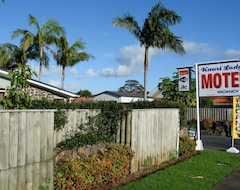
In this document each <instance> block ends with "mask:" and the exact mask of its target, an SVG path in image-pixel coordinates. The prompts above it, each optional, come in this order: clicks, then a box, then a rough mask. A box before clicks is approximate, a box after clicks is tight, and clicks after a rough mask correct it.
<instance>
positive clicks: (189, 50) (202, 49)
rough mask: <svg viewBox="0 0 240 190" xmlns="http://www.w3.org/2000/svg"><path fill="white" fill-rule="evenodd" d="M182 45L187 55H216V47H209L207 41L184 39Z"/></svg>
mask: <svg viewBox="0 0 240 190" xmlns="http://www.w3.org/2000/svg"><path fill="white" fill-rule="evenodd" d="M183 46H184V49H185V51H186V54H187V55H193V56H195V57H205V56H209V55H216V54H217V53H218V51H217V50H216V48H214V47H211V46H210V45H209V44H207V43H196V42H189V41H185V42H184V44H183Z"/></svg>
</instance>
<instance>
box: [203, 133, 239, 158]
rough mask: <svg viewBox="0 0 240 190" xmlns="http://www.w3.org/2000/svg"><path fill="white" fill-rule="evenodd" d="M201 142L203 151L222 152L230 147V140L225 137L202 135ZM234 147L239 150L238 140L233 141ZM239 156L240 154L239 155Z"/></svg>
mask: <svg viewBox="0 0 240 190" xmlns="http://www.w3.org/2000/svg"><path fill="white" fill-rule="evenodd" d="M201 140H202V143H203V149H204V150H222V151H226V150H227V149H228V148H230V147H232V138H231V137H226V136H212V135H202V136H201ZM234 147H235V148H237V149H238V150H240V139H235V140H234ZM239 154H240V153H239Z"/></svg>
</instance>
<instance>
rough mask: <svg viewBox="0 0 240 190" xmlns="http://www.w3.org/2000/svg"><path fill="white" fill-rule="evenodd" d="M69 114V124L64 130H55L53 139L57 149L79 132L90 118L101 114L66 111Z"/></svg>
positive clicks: (87, 110) (78, 110)
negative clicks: (57, 146)
mask: <svg viewBox="0 0 240 190" xmlns="http://www.w3.org/2000/svg"><path fill="white" fill-rule="evenodd" d="M65 111H66V114H67V120H68V123H67V124H66V125H65V126H64V128H63V129H60V130H55V131H54V137H53V142H54V143H53V146H54V147H56V145H57V144H58V143H60V142H61V141H63V140H65V139H66V138H67V137H69V136H71V135H73V134H74V133H75V132H76V131H78V127H79V126H80V125H81V124H85V123H86V122H87V121H88V117H89V116H94V115H96V114H98V113H99V110H93V109H76V110H65Z"/></svg>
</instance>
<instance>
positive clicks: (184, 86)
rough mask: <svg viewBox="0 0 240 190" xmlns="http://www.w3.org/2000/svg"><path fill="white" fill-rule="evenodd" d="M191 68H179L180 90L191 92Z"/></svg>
mask: <svg viewBox="0 0 240 190" xmlns="http://www.w3.org/2000/svg"><path fill="white" fill-rule="evenodd" d="M190 74H191V71H190V68H179V69H178V90H179V91H189V90H190V80H191V79H190V78H191V77H190Z"/></svg>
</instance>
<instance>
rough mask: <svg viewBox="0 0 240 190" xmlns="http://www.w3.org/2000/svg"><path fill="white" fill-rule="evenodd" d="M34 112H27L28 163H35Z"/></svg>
mask: <svg viewBox="0 0 240 190" xmlns="http://www.w3.org/2000/svg"><path fill="white" fill-rule="evenodd" d="M32 126H33V112H27V125H26V129H27V135H26V136H27V139H26V164H29V163H33V153H34V149H33V128H32Z"/></svg>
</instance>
